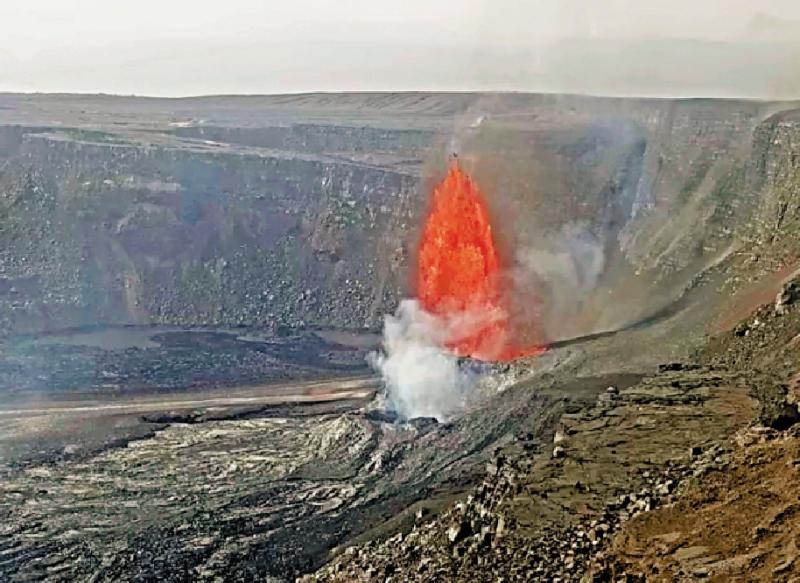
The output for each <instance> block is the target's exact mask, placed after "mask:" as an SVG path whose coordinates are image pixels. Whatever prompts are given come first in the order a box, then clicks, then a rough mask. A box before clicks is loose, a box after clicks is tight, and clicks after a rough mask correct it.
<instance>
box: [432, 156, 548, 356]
mask: <svg viewBox="0 0 800 583" xmlns="http://www.w3.org/2000/svg"><path fill="white" fill-rule="evenodd" d="M417 288H418V289H417V295H418V297H419V301H420V304H421V305H422V307H423V308H425V309H426V310H427V311H428V312H430V313H432V314H434V315H436V316H440V317H441V318H442V320H443V322H444V324H443V325H445V326H447V336H448V337H449V339H450V340H449V342H448V347H449V348H450V349H451V350H453V352H455V353H456V354H458V355H460V356H471V357H473V358H478V359H481V360H501V361H505V360H512V359H514V358H518V357H521V356H529V355H533V354H538V353H540V352H542V350H543V349H542V348H541V347H540V346H533V347H524V348H523V347H520V346H515V344H514V342H513V339H512V336H513V335H512V333H511V329H512V326H511V323H510V318H509V314H508V310H507V309H506V307H505V306H504V301H505V297H504V294H503V290H502V278H501V259H500V254H499V252H498V250H497V245H496V243H495V240H494V237H493V235H492V225H491V222H490V220H489V212H488V210H487V208H486V203H485V201H484V197H483V195H482V194H481V191H480V190H479V189H478V185H477V184H476V183H475V182H474V181H473V180H472V179H471V178H470V177H469V175H467V174H466V173H465V172H464V171H463V170H462V169H461V167H460V166H459V164H458V162H455V161H454V162H453V163H452V164H451V165H450V169H449V171H448V173H447V176H446V177H445V179H444V180H443V181H442V182H441V184H439V185H438V186H437V187H436V188H435V189H434V192H433V200H432V205H431V210H430V214H429V215H428V218H427V222H426V223H425V228H424V230H423V234H422V241H421V243H420V248H419V263H418V273H417Z"/></svg>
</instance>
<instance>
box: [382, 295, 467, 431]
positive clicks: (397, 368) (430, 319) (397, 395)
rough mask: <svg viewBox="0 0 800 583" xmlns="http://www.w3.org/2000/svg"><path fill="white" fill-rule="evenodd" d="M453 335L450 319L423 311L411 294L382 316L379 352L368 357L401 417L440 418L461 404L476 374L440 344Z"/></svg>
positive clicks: (445, 417)
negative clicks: (389, 313)
mask: <svg viewBox="0 0 800 583" xmlns="http://www.w3.org/2000/svg"><path fill="white" fill-rule="evenodd" d="M462 322H463V321H462ZM461 325H463V324H462V323H459V327H461ZM462 333H463V332H462ZM454 337H456V338H457V337H458V335H455V334H454V330H453V323H448V322H446V321H444V320H443V319H441V318H438V317H436V316H434V315H433V314H430V313H428V312H426V311H425V310H424V309H422V307H420V305H419V303H418V302H417V301H416V300H403V301H401V302H400V305H399V306H398V308H397V311H396V312H395V314H394V315H393V316H386V317H385V318H384V330H383V352H382V353H373V354H371V355H370V359H369V360H370V364H372V366H373V367H374V368H375V369H376V370H378V371H379V372H380V373H381V376H382V377H383V381H384V384H385V387H386V398H387V401H388V403H389V406H390V407H391V408H392V409H393V410H394V411H395V412H396V413H397V414H398V415H399V416H400V417H401V418H403V419H411V418H414V417H435V418H436V419H437V420H438V421H446V420H448V419H450V418H451V417H452V416H453V415H454V414H455V413H457V412H458V411H459V410H461V409H463V407H464V405H465V404H466V398H467V395H468V392H469V390H470V389H471V388H472V386H473V385H474V383H475V381H476V380H477V375H476V374H475V373H474V372H472V371H470V370H467V369H466V368H465V367H462V366H461V365H460V364H459V360H458V358H457V357H456V356H455V355H453V354H452V353H451V352H449V351H448V350H447V348H446V347H445V345H446V343H447V342H448V341H449V340H452V339H453V338H454Z"/></svg>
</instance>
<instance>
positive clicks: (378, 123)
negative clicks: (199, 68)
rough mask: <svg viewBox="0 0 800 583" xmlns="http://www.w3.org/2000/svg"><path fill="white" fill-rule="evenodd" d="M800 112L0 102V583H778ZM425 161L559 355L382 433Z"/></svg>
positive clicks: (493, 103) (528, 104)
mask: <svg viewBox="0 0 800 583" xmlns="http://www.w3.org/2000/svg"><path fill="white" fill-rule="evenodd" d="M799 112H800V106H798V104H794V103H767V102H746V101H734V100H724V101H715V100H633V99H632V100H624V99H601V98H588V97H587V98H584V97H574V96H537V95H479V94H456V95H448V94H426V93H420V94H347V95H299V96H279V97H218V98H217V97H214V98H197V99H186V100H150V99H138V98H114V97H108V96H47V95H38V96H27V95H10V94H6V95H0V337H2V340H0V391H1V392H2V393H1V394H2V397H3V405H2V407H0V464H2V465H0V579H2V580H9V581H35V580H49V581H75V580H92V581H120V580H130V581H153V580H159V581H195V580H201V581H202V580H208V581H219V580H231V581H256V580H259V581H263V580H269V581H294V580H296V579H298V578H299V579H301V580H304V581H348V582H349V581H389V580H391V581H395V582H396V581H498V580H505V581H511V580H518V581H592V580H597V581H617V580H633V581H637V580H663V581H674V580H695V579H699V578H702V579H709V580H717V581H727V580H743V581H750V580H763V581H793V580H795V579H796V578H797V577H798V576H800V559H799V558H798V545H800V541H798V532H797V527H796V523H797V510H798V495H800V486H798V484H800V480H799V479H798V474H797V472H798V467H800V466H798V443H797V442H798V434H797V427H798V423H797V422H798V421H799V420H800V410H799V409H798V401H800V279H798V276H799V273H800V272H798V268H799V267H800V113H799ZM452 149H457V150H458V153H459V160H460V161H461V164H463V165H464V167H465V168H467V169H468V170H469V171H470V173H471V175H472V176H473V177H474V179H475V180H476V181H477V182H478V183H479V184H480V185H481V189H482V191H484V192H485V193H487V198H488V202H489V209H488V211H489V215H490V216H491V218H492V221H493V227H494V231H495V232H496V233H497V236H498V241H499V248H500V250H501V251H502V252H503V253H508V254H509V255H510V256H511V258H512V259H513V260H514V261H517V262H518V263H519V265H521V266H528V267H530V270H532V272H533V273H534V274H535V275H536V277H537V278H538V280H537V281H539V283H540V285H539V287H537V288H536V290H537V293H538V294H539V296H538V297H539V299H540V303H541V309H540V312H541V313H540V320H539V324H540V325H541V331H542V333H543V334H544V335H546V336H547V338H548V340H550V341H551V345H550V349H549V350H548V351H547V352H545V353H543V354H541V355H539V356H536V357H531V358H524V359H519V360H516V361H514V362H512V363H504V364H502V365H500V364H496V365H486V366H485V367H484V369H483V370H484V374H483V376H482V378H481V380H480V382H479V383H478V385H477V386H476V387H475V389H474V395H473V398H472V399H471V400H470V401H469V405H468V406H467V407H466V408H465V409H464V410H463V411H462V412H461V413H460V414H459V415H457V416H455V417H454V418H452V419H449V420H448V421H447V422H442V423H439V422H437V421H436V420H435V419H430V418H417V419H411V420H407V421H402V422H401V421H399V420H397V419H396V418H395V417H394V416H392V415H391V412H387V411H386V410H385V409H384V408H383V406H382V403H383V402H382V399H381V396H380V394H378V395H377V396H376V393H380V387H379V386H378V384H377V381H376V379H375V378H373V377H371V376H370V375H369V371H368V369H367V367H366V366H365V365H364V356H365V354H366V353H367V352H369V351H370V350H372V349H373V348H374V347H375V345H376V344H377V338H378V337H377V336H376V334H377V332H378V331H379V328H380V325H381V321H382V317H383V315H384V314H386V313H389V312H392V311H393V310H394V309H395V307H396V304H397V302H398V300H399V299H400V298H401V297H403V296H405V295H408V294H409V293H411V291H412V290H413V282H412V281H410V280H409V276H408V273H409V265H411V264H413V260H414V253H415V245H416V241H417V237H418V235H419V225H420V223H421V218H422V216H423V213H424V212H425V209H426V201H427V195H428V191H429V187H430V185H431V183H432V181H433V180H436V179H439V178H441V177H442V174H443V172H444V171H445V169H446V159H447V156H448V154H450V153H451V152H450V150H452ZM565 263H567V264H569V265H570V266H572V267H571V268H570V269H571V271H570V270H569V269H567V270H565V269H564V268H563V265H564V264H565ZM543 265H546V266H550V267H547V268H544V267H542V266H543ZM553 265H557V266H559V268H558V269H556V268H554V267H552V266H553ZM586 265H589V266H591V267H592V269H591V270H589V269H587V268H585V266H586ZM530 270H529V271H530ZM565 273H566V274H567V275H568V276H569V277H567V276H565V275H564V274H565ZM589 273H591V274H592V277H587V274H589ZM559 277H560V278H561V279H559ZM565 278H566V279H565ZM564 281H567V282H568V283H572V284H574V285H564ZM430 390H431V391H435V390H436V387H430Z"/></svg>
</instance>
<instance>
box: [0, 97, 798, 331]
mask: <svg viewBox="0 0 800 583" xmlns="http://www.w3.org/2000/svg"><path fill="white" fill-rule="evenodd" d="M15 99H16V101H15ZM4 103H5V104H6V105H4V109H3V114H2V116H0V240H1V241H2V245H0V331H2V332H3V333H9V332H25V331H36V330H43V329H54V328H61V327H66V326H75V325H86V324H97V323H170V324H180V325H221V326H231V325H237V326H238V325H247V326H258V327H271V326H276V325H289V326H303V325H322V326H336V327H349V328H362V327H376V326H378V325H379V324H380V319H381V315H382V314H383V313H385V312H387V311H390V310H392V309H393V308H394V306H395V305H396V303H397V300H398V299H399V297H400V296H401V295H402V294H403V293H406V292H407V291H408V288H409V277H408V265H409V262H410V261H413V253H414V245H415V242H416V232H417V229H418V226H419V223H420V220H421V215H422V213H423V212H424V210H425V207H426V204H427V203H426V200H427V192H428V189H429V187H430V181H431V180H432V179H433V178H435V177H436V176H437V173H438V172H440V171H441V168H443V167H444V164H443V161H444V157H445V155H446V154H447V153H448V149H449V148H450V147H452V148H456V149H458V150H459V152H460V153H461V155H462V159H464V160H465V164H467V165H468V166H469V167H470V169H471V170H473V171H474V173H475V175H476V176H477V178H478V180H479V182H480V183H481V184H482V187H483V189H484V190H486V191H487V192H488V193H489V195H490V198H491V200H490V205H491V206H492V210H493V213H494V214H495V217H496V220H497V221H498V223H499V224H498V226H497V227H496V230H497V231H498V233H500V235H501V237H502V238H503V239H504V240H505V241H506V242H507V243H508V247H509V248H510V249H511V250H512V251H511V252H512V253H514V254H516V255H515V256H514V257H513V259H514V260H519V259H520V254H522V256H521V258H522V260H525V258H526V256H525V253H529V252H530V253H533V254H534V255H535V254H536V253H539V252H540V251H541V249H550V252H551V255H552V257H556V258H558V257H562V255H563V254H562V255H559V253H561V252H562V251H563V250H562V249H551V247H553V244H552V241H554V240H559V241H561V239H564V240H567V243H565V244H567V245H568V246H569V245H571V241H572V239H573V238H576V237H577V239H579V240H580V241H581V242H584V241H587V240H588V241H590V242H591V246H592V249H593V251H592V252H594V253H595V254H596V255H597V257H599V258H600V259H601V261H600V262H598V263H597V265H599V266H600V268H601V271H602V274H601V275H600V276H595V277H594V280H596V281H594V280H593V281H592V282H591V283H592V285H591V286H590V287H591V289H589V290H588V292H587V295H586V297H581V298H579V300H580V303H581V305H582V306H583V307H582V308H581V309H582V310H583V314H582V315H575V314H573V315H572V316H574V318H573V320H574V323H573V324H574V325H573V326H571V328H570V330H568V332H574V333H580V332H587V331H592V330H595V329H602V328H608V327H613V326H615V325H618V324H620V323H624V322H626V321H628V320H631V319H636V318H639V317H643V316H646V315H647V314H648V313H650V312H652V311H653V310H654V309H657V308H658V306H659V305H661V304H664V303H666V302H669V301H671V300H673V299H674V298H675V297H676V296H678V295H679V294H680V292H681V290H682V289H684V288H685V286H686V285H688V283H689V282H691V281H692V280H693V278H695V277H696V276H697V274H698V273H700V272H702V271H703V270H704V269H706V268H707V267H708V266H709V265H712V264H714V263H715V262H718V261H720V260H721V259H723V258H724V257H726V256H727V254H729V253H730V252H731V249H733V248H735V247H736V245H737V244H741V240H742V237H741V236H740V235H741V229H740V226H741V225H744V224H745V223H747V222H748V221H749V220H750V218H751V217H752V216H754V215H753V213H756V215H757V216H758V217H760V219H759V220H761V221H767V222H769V221H772V223H775V221H777V222H778V224H780V223H781V222H782V221H786V220H788V217H790V216H791V215H792V212H793V210H792V209H791V208H789V205H790V204H792V203H786V204H784V203H782V202H780V200H778V199H777V198H776V199H774V200H773V199H769V201H768V200H767V199H764V198H763V197H762V196H761V190H760V188H761V186H760V185H761V183H762V182H763V181H764V180H767V181H768V182H770V183H775V184H777V183H779V182H781V181H783V182H786V181H787V180H789V177H788V176H783V175H782V174H781V173H786V172H791V169H792V168H796V160H794V158H792V160H789V163H787V164H784V163H783V162H781V163H777V162H769V161H768V158H769V156H771V155H772V154H769V155H768V154H767V153H766V152H767V150H768V149H770V148H772V149H774V148H775V147H777V144H780V143H783V142H784V141H786V140H791V139H794V138H792V137H791V135H792V131H793V130H792V128H793V127H794V124H795V123H796V122H795V121H793V119H794V118H792V117H791V115H788V114H785V113H784V114H779V116H778V117H775V118H770V119H768V120H767V121H765V122H764V123H763V124H762V125H759V124H760V123H761V122H762V120H763V119H764V118H766V117H767V114H768V113H769V111H771V110H778V109H780V108H781V107H788V106H778V105H771V106H770V105H763V104H754V103H740V102H725V103H719V102H702V101H701V102H694V101H678V102H673V101H634V100H632V101H625V100H608V99H590V98H578V97H573V98H569V97H565V98H555V97H548V96H479V95H458V96H450V95H436V94H420V95H407V96H403V95H400V96H392V95H381V94H376V95H363V96H358V95H349V96H299V97H294V98H291V97H276V98H252V99H248V98H241V99H237V98H230V99H227V100H226V98H213V99H199V100H177V101H168V100H136V99H129V98H124V99H123V98H118V99H114V98H103V97H97V98H92V97H86V98H80V97H63V98H61V99H59V98H56V97H52V96H41V97H27V96H26V97H19V96H17V97H16V98H14V96H6V97H4ZM2 124H5V125H2ZM790 149H791V148H789V149H787V151H789V150H790ZM787 155H789V154H787ZM792 155H793V154H792ZM769 159H771V158H769ZM769 164H773V166H774V168H773V167H772V166H769ZM792 164H794V166H793V165H792ZM771 168H772V169H771ZM781 188H782V187H781ZM770 201H771V202H770ZM780 217H783V218H780ZM764 228H766V227H764ZM760 232H763V228H762V229H761V230H760ZM576 233H577V234H576ZM737 241H738V243H737ZM571 252H572V251H571V250H567V255H565V256H564V257H566V259H563V257H562V259H563V260H564V261H573V260H575V257H573V256H571V255H570V253H571ZM609 290H611V291H609ZM543 293H545V292H543ZM609 293H611V295H614V294H616V295H615V296H614V298H615V300H613V301H610V300H609V299H608V297H609V296H608V294H609ZM616 300H619V301H616ZM570 301H571V302H572V303H578V300H577V299H576V300H574V301H573V300H570ZM621 303H624V304H627V305H626V306H625V308H624V309H621V307H620V304H621ZM557 316H558V317H557V320H559V321H562V320H563V319H564V318H563V315H562V314H557ZM562 335H563V334H562Z"/></svg>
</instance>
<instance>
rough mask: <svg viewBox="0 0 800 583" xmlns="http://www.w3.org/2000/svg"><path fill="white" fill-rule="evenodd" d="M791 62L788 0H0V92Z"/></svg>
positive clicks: (409, 85)
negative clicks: (451, 0)
mask: <svg viewBox="0 0 800 583" xmlns="http://www.w3.org/2000/svg"><path fill="white" fill-rule="evenodd" d="M211 71H213V74H209V72H211ZM799 73H800V4H799V3H797V2H796V1H795V0H765V1H763V2H759V3H753V2H749V1H748V2H745V1H743V0H706V1H705V2H690V1H689V0H671V1H666V0H650V1H648V2H641V1H639V0H608V1H606V2H594V1H592V0H558V1H554V0H526V1H522V0H496V1H491V2H489V1H488V0H463V1H462V2H460V3H459V4H458V6H457V7H453V6H452V5H451V4H448V3H431V2H426V1H424V0H407V1H406V2H402V3H397V2H393V3H389V2H366V1H361V0H349V1H346V2H329V1H327V0H306V1H303V2H295V3H285V2H270V1H262V0H230V1H228V2H225V3H224V4H220V3H218V2H212V1H210V0H192V1H190V0H173V1H170V2H157V1H156V0H140V1H139V2H107V1H102V0H29V1H27V2H21V1H14V0H12V1H9V2H3V3H0V91H50V92H54V91H69V92H109V93H136V94H149V95H165V96H179V95H196V94H209V93H216V94H220V93H224V94H229V93H251V94H252V93H284V92H298V91H356V90H376V91H377V90H387V91H401V90H455V91H465V90H505V91H540V92H576V93H595V94H612V95H655V96H725V97H758V98H797V97H800V74H799Z"/></svg>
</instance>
